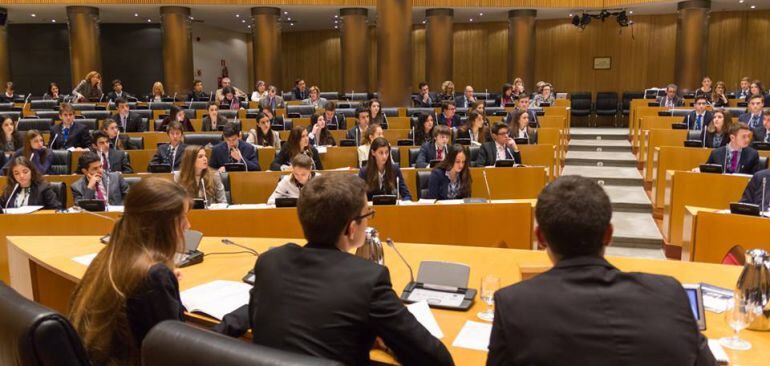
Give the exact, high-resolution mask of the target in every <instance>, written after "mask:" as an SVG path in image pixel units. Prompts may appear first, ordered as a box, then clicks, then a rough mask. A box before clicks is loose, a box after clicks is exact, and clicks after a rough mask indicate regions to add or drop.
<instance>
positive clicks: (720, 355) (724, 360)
mask: <svg viewBox="0 0 770 366" xmlns="http://www.w3.org/2000/svg"><path fill="white" fill-rule="evenodd" d="M709 348H710V349H711V354H712V355H714V358H715V359H716V360H717V363H718V364H720V365H727V364H729V363H730V357H728V356H727V352H725V349H724V348H722V345H721V344H719V341H718V340H714V339H709Z"/></svg>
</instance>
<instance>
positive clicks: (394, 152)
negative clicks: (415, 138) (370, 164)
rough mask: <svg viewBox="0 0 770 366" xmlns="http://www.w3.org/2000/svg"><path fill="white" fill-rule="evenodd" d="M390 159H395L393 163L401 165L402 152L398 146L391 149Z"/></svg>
mask: <svg viewBox="0 0 770 366" xmlns="http://www.w3.org/2000/svg"><path fill="white" fill-rule="evenodd" d="M390 157H391V159H393V162H394V163H396V164H399V165H400V164H401V150H400V149H399V148H398V146H391V147H390Z"/></svg>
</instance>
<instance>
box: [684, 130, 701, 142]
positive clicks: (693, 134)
mask: <svg viewBox="0 0 770 366" xmlns="http://www.w3.org/2000/svg"><path fill="white" fill-rule="evenodd" d="M702 137H703V136H702V133H701V131H700V130H689V131H687V139H688V140H695V141H697V140H700V139H701V138H702Z"/></svg>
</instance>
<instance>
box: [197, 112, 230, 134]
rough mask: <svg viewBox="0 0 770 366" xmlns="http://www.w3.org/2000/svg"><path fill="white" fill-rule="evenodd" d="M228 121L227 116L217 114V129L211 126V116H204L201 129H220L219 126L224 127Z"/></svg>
mask: <svg viewBox="0 0 770 366" xmlns="http://www.w3.org/2000/svg"><path fill="white" fill-rule="evenodd" d="M226 123H227V117H225V116H223V115H221V114H217V129H212V128H211V117H209V116H206V117H203V124H202V126H201V131H219V128H221V127H223V126H224V125H225V124H226Z"/></svg>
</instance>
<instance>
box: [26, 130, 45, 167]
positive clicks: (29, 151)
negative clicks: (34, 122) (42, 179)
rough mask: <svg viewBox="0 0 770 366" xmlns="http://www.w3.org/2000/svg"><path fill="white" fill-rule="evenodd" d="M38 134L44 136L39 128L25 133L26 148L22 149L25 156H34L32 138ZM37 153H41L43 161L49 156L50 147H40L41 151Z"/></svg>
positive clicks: (28, 157)
mask: <svg viewBox="0 0 770 366" xmlns="http://www.w3.org/2000/svg"><path fill="white" fill-rule="evenodd" d="M38 136H40V138H43V134H41V133H40V131H38V130H29V131H27V134H26V135H24V148H23V150H22V155H24V157H25V158H27V159H30V156H32V140H33V139H34V138H35V137H38ZM43 147H45V143H43ZM37 153H38V154H40V160H39V161H41V162H42V161H43V160H45V158H46V157H47V156H48V149H40V151H38V152H37ZM43 173H45V172H43Z"/></svg>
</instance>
